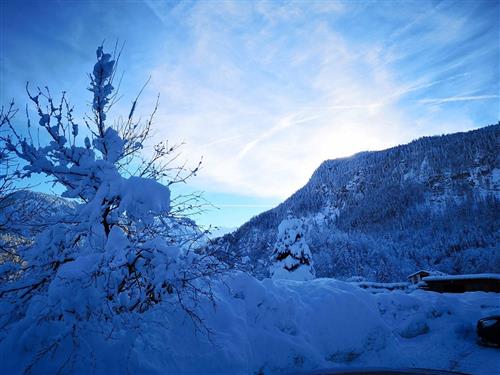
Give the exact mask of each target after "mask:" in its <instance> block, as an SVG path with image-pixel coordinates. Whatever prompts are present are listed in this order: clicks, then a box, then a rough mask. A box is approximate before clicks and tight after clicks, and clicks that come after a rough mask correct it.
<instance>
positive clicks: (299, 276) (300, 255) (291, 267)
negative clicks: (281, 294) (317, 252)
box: [270, 212, 315, 281]
mask: <svg viewBox="0 0 500 375" xmlns="http://www.w3.org/2000/svg"><path fill="white" fill-rule="evenodd" d="M304 232H305V231H304V224H303V222H302V220H300V219H297V218H295V217H294V216H293V215H292V213H291V212H288V215H287V218H286V219H285V220H283V221H282V222H281V224H280V225H279V227H278V240H277V241H276V243H275V245H274V249H273V254H272V256H271V261H272V265H271V269H270V273H271V277H272V278H273V279H290V280H298V281H305V280H312V279H314V277H315V271H314V266H313V260H312V255H311V251H310V250H309V246H307V243H306V241H305V238H304Z"/></svg>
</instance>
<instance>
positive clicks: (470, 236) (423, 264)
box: [220, 124, 500, 282]
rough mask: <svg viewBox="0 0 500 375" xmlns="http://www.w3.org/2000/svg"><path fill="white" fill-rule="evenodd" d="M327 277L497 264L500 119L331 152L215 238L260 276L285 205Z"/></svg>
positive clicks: (470, 269) (387, 277) (482, 268)
mask: <svg viewBox="0 0 500 375" xmlns="http://www.w3.org/2000/svg"><path fill="white" fill-rule="evenodd" d="M289 210H290V211H292V212H293V214H294V215H295V216H297V217H301V218H304V219H305V220H306V222H307V223H308V229H309V230H308V232H307V233H306V240H307V242H308V245H309V247H310V249H311V251H312V253H313V259H314V260H315V264H316V272H317V274H318V275H319V276H323V277H330V276H334V277H340V278H348V277H351V276H363V277H365V278H367V279H370V280H377V281H383V282H387V281H399V280H404V279H405V276H406V275H408V274H410V273H412V272H414V271H415V270H417V269H431V270H432V269H434V270H440V271H443V272H446V273H452V274H453V273H476V272H495V271H497V270H498V269H500V215H499V214H498V212H500V124H497V125H492V126H488V127H485V128H481V129H478V130H474V131H470V132H467V133H457V134H451V135H444V136H437V137H425V138H422V139H419V140H416V141H414V142H411V143H409V144H407V145H402V146H397V147H394V148H391V149H388V150H385V151H378V152H363V153H360V154H356V155H354V156H352V157H349V158H343V159H336V160H327V161H325V162H323V163H322V164H321V166H320V167H319V168H318V169H317V170H316V171H315V172H314V174H313V175H312V177H311V179H310V180H309V182H308V183H307V184H306V185H305V186H304V187H303V188H301V189H299V190H298V191H297V192H296V193H295V194H293V195H292V196H291V197H290V198H288V199H287V200H286V201H285V202H283V203H282V204H280V205H279V206H278V207H276V208H275V209H272V210H270V211H267V212H265V213H263V214H261V215H258V216H256V217H255V218H253V219H251V220H250V221H249V222H247V223H246V224H244V225H243V226H241V227H240V228H239V229H238V230H237V231H236V232H233V233H231V234H229V235H226V236H225V237H224V238H223V239H221V240H220V242H223V243H225V244H227V245H229V248H230V249H231V250H232V251H234V252H240V253H241V254H242V255H243V256H247V257H248V258H249V259H250V261H249V262H247V266H246V267H245V268H244V269H245V270H247V271H250V272H252V273H253V274H254V275H257V276H258V277H266V276H267V275H268V274H267V269H268V266H269V265H268V262H269V256H270V252H271V250H272V245H273V244H274V242H275V241H276V236H277V228H278V225H279V223H280V222H281V220H282V219H284V218H285V217H286V213H287V212H288V211H289Z"/></svg>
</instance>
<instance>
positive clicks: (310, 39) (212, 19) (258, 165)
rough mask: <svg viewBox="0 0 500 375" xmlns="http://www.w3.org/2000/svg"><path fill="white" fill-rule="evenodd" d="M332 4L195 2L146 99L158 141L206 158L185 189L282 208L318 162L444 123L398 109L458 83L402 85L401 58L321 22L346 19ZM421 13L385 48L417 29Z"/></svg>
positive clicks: (427, 77) (429, 79)
mask: <svg viewBox="0 0 500 375" xmlns="http://www.w3.org/2000/svg"><path fill="white" fill-rule="evenodd" d="M318 4H321V3H318ZM332 4H337V5H335V6H333V8H332V9H329V10H328V9H323V11H321V10H317V9H313V8H314V7H311V8H307V7H303V6H301V3H294V4H293V6H291V7H290V8H288V7H280V6H278V5H275V3H273V2H260V3H258V4H257V5H256V6H255V7H252V6H251V3H244V4H242V3H235V2H223V3H218V5H219V6H217V7H215V6H212V5H211V3H208V2H201V3H198V4H197V5H196V6H195V9H192V10H191V11H190V12H189V14H188V16H187V17H186V21H185V23H184V26H185V27H186V28H187V29H188V31H189V32H188V34H189V38H187V40H186V45H185V46H184V48H183V49H182V50H181V51H176V53H177V54H178V56H177V57H178V58H177V59H174V60H175V61H176V64H173V63H162V64H159V65H158V66H157V68H156V69H155V71H154V72H153V81H152V83H153V87H152V90H153V91H160V92H162V96H163V100H162V107H161V111H160V113H159V118H158V121H157V123H160V124H165V127H164V128H160V131H159V133H160V134H159V135H161V136H168V138H170V139H178V140H185V141H186V143H187V145H186V148H185V156H186V157H187V158H189V159H190V160H198V159H199V157H200V156H201V155H203V157H204V161H205V163H204V168H203V170H202V172H201V173H200V176H199V177H198V178H197V180H196V181H195V183H196V184H198V185H199V186H200V187H201V188H203V189H205V190H211V191H221V192H222V191H226V192H233V193H234V192H236V193H239V194H245V195H256V196H265V197H279V198H285V197H286V196H288V195H290V194H291V193H292V192H294V191H295V190H296V189H297V188H299V187H300V186H301V185H303V184H304V183H306V182H307V180H308V178H309V177H310V176H311V174H312V172H313V171H314V169H315V168H317V167H318V166H319V164H320V163H321V162H322V161H324V160H325V159H330V158H336V157H343V156H348V155H351V154H353V153H355V152H358V151H362V150H376V149H383V148H386V147H389V146H392V145H395V144H399V143H403V142H407V141H410V140H411V139H414V138H416V137H417V136H419V135H423V134H429V132H430V131H431V132H432V133H436V132H439V130H441V129H448V128H449V126H450V124H452V122H451V121H449V122H443V123H442V124H438V123H437V122H436V121H434V120H433V119H432V117H431V116H429V115H428V112H423V113H422V116H421V118H414V117H413V116H412V115H413V112H412V111H407V110H405V109H404V108H402V107H401V106H400V105H399V101H400V99H401V98H403V97H404V96H405V95H409V94H415V93H418V92H420V91H422V90H426V89H429V88H435V87H439V86H441V85H443V84H448V83H450V82H454V81H456V80H460V79H463V77H464V76H466V75H467V74H468V73H467V72H466V73H464V72H460V73H454V74H452V75H449V76H445V77H444V78H443V77H435V76H434V75H432V74H423V75H419V76H416V77H414V76H413V77H411V78H410V79H408V78H407V77H406V78H407V79H402V78H401V77H400V76H399V75H398V74H397V73H398V72H395V71H394V67H393V65H391V63H392V62H393V60H394V56H395V55H397V56H398V58H399V59H401V58H403V56H404V53H401V52H400V51H397V50H395V49H394V47H390V48H389V47H387V46H384V44H383V43H373V44H372V45H371V47H369V48H367V47H366V45H362V48H361V45H359V44H357V43H353V41H352V39H349V38H348V37H347V36H346V35H344V34H342V33H341V32H339V31H338V30H337V29H335V27H332V25H331V24H330V23H329V22H327V21H325V19H324V18H323V14H324V13H323V12H334V13H335V14H336V13H342V12H346V11H348V10H346V7H345V6H343V5H342V3H332ZM240 5H241V6H240ZM304 8H306V9H304ZM438 11H439V9H437V10H436V9H434V10H433V11H432V12H431V15H432V16H433V21H432V22H431V25H430V26H429V27H431V29H430V31H429V32H426V33H424V35H423V37H422V38H423V39H422V40H423V41H425V42H426V43H428V35H429V33H431V32H432V30H433V29H432V28H435V29H436V30H441V29H442V26H443V25H442V23H441V22H439V20H442V18H440V17H438V16H437V15H436V12H438ZM425 15H426V13H422V15H421V16H419V17H418V18H417V20H416V21H415V22H414V23H413V24H411V27H407V28H405V29H403V30H400V31H399V32H396V33H395V34H394V35H393V39H394V38H396V37H397V38H400V37H401V36H402V35H403V34H407V33H409V32H410V31H411V29H412V28H414V27H416V26H417V25H418V24H421V23H423V22H425V17H424V16H425ZM179 17H181V16H179ZM448 21H449V20H448V19H446V22H448ZM443 22H444V21H443ZM453 25H454V26H453V30H452V31H450V33H449V34H447V35H446V38H445V39H450V38H456V35H457V33H458V31H459V30H460V28H461V27H462V26H463V20H462V19H460V20H456V22H454V23H453ZM297 26H300V28H299V27H297ZM443 38H444V37H443ZM416 40H417V39H416V38H415V37H414V36H412V41H413V43H415V42H416ZM439 43H444V41H443V39H440V40H439ZM406 45H407V44H404V43H403V46H406ZM421 48H423V46H422V45H418V46H416V47H415V49H416V50H417V51H418V50H420V49H421ZM491 97H492V96H491V95H483V96H461V97H460V96H455V97H453V98H451V97H447V98H441V99H419V100H416V101H414V102H416V103H417V104H416V105H419V104H429V103H433V104H436V103H438V104H439V103H444V102H447V101H452V100H453V101H457V100H473V99H477V100H479V99H480V98H481V99H487V98H491ZM495 97H496V96H495ZM422 119H425V120H426V121H429V123H428V124H423V122H422ZM463 123H467V124H468V123H469V122H468V119H464V122H463ZM460 127H461V125H460V124H457V125H456V126H455V128H460ZM430 129H431V130H430ZM425 130H427V132H426V133H425V132H424V133H423V134H422V131H425Z"/></svg>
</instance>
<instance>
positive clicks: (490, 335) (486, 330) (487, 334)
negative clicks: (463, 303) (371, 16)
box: [476, 315, 500, 348]
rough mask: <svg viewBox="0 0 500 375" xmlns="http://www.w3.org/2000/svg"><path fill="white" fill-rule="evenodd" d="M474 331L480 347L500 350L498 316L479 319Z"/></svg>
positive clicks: (499, 323)
mask: <svg viewBox="0 0 500 375" xmlns="http://www.w3.org/2000/svg"><path fill="white" fill-rule="evenodd" d="M476 331H477V336H478V338H479V343H480V344H481V345H485V346H492V347H496V348H500V315H494V316H488V317H486V318H482V319H479V320H478V321H477V326H476Z"/></svg>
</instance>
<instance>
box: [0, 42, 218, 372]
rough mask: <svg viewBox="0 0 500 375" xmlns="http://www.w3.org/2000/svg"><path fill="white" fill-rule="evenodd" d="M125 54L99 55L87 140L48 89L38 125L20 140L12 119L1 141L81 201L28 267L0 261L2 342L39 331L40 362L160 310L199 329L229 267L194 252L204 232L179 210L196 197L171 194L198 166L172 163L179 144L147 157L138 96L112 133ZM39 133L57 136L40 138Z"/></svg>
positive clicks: (30, 250)
mask: <svg viewBox="0 0 500 375" xmlns="http://www.w3.org/2000/svg"><path fill="white" fill-rule="evenodd" d="M118 58H119V55H118V56H116V58H115V57H114V56H112V55H111V54H108V53H105V52H104V51H103V48H102V47H99V48H98V49H97V62H96V64H95V65H94V68H93V72H92V73H91V74H90V87H89V90H90V91H91V92H92V95H93V98H92V106H91V114H90V115H88V116H86V118H85V119H84V122H85V124H86V127H87V129H88V131H87V135H86V136H83V137H82V133H83V132H82V128H81V126H80V124H78V123H77V121H76V120H75V118H74V116H73V107H72V106H71V105H70V104H69V102H68V100H67V99H66V95H65V94H64V93H63V95H62V98H61V100H60V101H58V102H56V101H55V100H54V99H53V98H52V96H51V94H50V92H49V90H48V89H45V90H43V91H42V90H40V89H38V92H37V93H36V94H32V93H30V91H29V90H27V91H28V95H29V98H30V100H31V102H32V103H33V104H34V107H35V109H36V112H37V115H38V121H37V122H38V124H37V125H36V127H37V129H32V124H31V122H30V120H29V119H28V121H27V127H26V128H25V129H24V130H23V131H22V132H21V131H19V128H17V129H16V127H14V126H13V125H12V121H8V122H6V123H7V124H8V126H9V129H10V131H9V132H8V134H7V135H5V134H2V140H3V142H5V144H6V146H7V151H8V152H9V153H10V154H11V155H14V156H15V157H17V158H18V160H20V161H22V162H23V163H24V168H23V169H22V170H21V171H20V176H21V177H26V178H27V177H30V176H31V175H32V174H42V175H45V176H47V177H48V178H49V179H50V180H52V181H53V182H54V183H55V184H59V185H61V186H62V187H63V188H64V193H63V196H64V197H66V198H71V199H73V200H75V201H76V202H78V203H79V205H78V206H77V208H76V210H74V212H72V213H71V214H68V213H66V214H65V215H61V216H60V217H59V219H58V220H57V221H56V222H54V224H53V225H51V226H50V227H49V228H48V229H46V230H45V231H43V232H42V233H41V234H40V235H38V236H37V238H36V239H35V240H34V242H33V243H32V244H30V245H28V246H25V247H23V248H19V249H18V251H17V253H18V255H19V257H20V258H21V259H22V261H21V262H19V261H18V262H5V263H3V264H1V265H0V278H1V286H0V300H1V301H2V302H1V305H0V312H1V315H0V327H1V328H2V329H1V331H3V332H4V333H2V334H0V340H2V339H3V338H5V336H7V335H13V334H14V335H15V333H13V332H16V329H17V330H19V329H22V330H23V331H25V336H23V337H27V336H29V335H30V334H31V335H32V337H31V339H30V344H29V346H30V348H31V349H30V350H32V353H33V364H35V363H36V362H38V361H39V360H41V359H43V358H47V357H50V355H53V354H54V353H55V352H57V351H58V350H62V352H61V353H62V356H69V357H70V356H71V353H72V351H71V350H68V346H69V347H75V346H76V345H81V343H79V339H80V337H81V336H80V333H81V332H83V331H86V330H88V329H92V330H93V331H101V332H107V334H109V335H111V334H112V333H117V332H120V331H122V332H123V330H124V329H125V330H127V329H130V327H136V326H137V322H138V321H139V319H138V318H137V317H138V316H139V315H141V314H143V313H144V312H146V311H148V310H150V309H152V308H154V307H155V306H157V305H159V304H161V303H170V304H175V305H177V306H179V307H180V308H182V309H183V310H184V311H185V312H187V313H188V315H189V316H190V317H191V318H192V319H194V320H195V321H198V322H201V321H200V320H199V318H198V315H197V314H196V310H195V305H196V303H197V300H198V299H199V298H200V296H202V295H204V296H207V297H209V298H211V291H210V282H211V281H210V277H212V276H213V275H215V274H217V273H219V272H221V271H222V266H221V265H220V263H219V262H218V261H217V260H216V259H215V258H214V257H212V256H211V254H202V255H200V254H197V253H195V252H193V251H192V249H191V248H190V244H192V243H193V242H194V241H195V240H196V236H198V235H199V233H200V232H199V231H197V230H196V228H195V227H194V223H193V221H191V220H186V219H184V218H182V217H181V213H182V210H183V208H185V207H186V205H188V206H192V197H188V198H187V199H184V201H183V200H182V199H181V201H179V200H175V199H172V197H171V191H170V189H169V186H170V185H172V184H173V183H176V182H179V181H185V180H186V179H187V178H188V177H189V176H191V175H193V174H194V173H196V171H197V167H196V168H194V169H192V170H188V169H185V168H183V167H179V168H176V167H172V164H171V163H172V160H175V158H176V156H177V154H176V152H177V151H176V150H177V147H176V146H169V145H168V144H167V143H161V144H159V145H157V146H155V148H154V152H153V155H152V157H151V159H148V160H144V159H142V158H141V157H140V156H139V155H140V154H139V153H140V151H141V150H142V148H143V146H144V142H145V140H146V139H147V137H148V134H149V129H150V126H151V122H152V117H151V118H150V119H149V120H148V121H147V122H146V123H145V124H142V123H140V122H139V121H136V120H135V119H134V112H135V110H136V104H137V99H136V100H135V101H134V102H133V104H132V108H131V110H130V112H129V114H128V116H127V117H125V120H122V122H119V121H118V122H114V125H113V126H110V125H108V123H109V120H108V114H109V111H110V109H111V107H112V105H113V103H114V102H115V101H116V98H117V96H116V92H115V89H114V86H113V85H114V83H113V80H114V77H115V69H116V64H117V59H118ZM155 110H156V108H155ZM153 114H154V112H153ZM33 130H34V131H33ZM83 130H85V129H83ZM34 132H35V134H36V133H38V132H41V133H43V132H45V134H46V136H48V138H49V140H48V141H47V142H46V143H45V144H43V142H42V141H43V137H39V138H38V137H37V140H36V141H34V140H33V138H32V137H31V135H32V134H33V133H34ZM82 138H83V139H82ZM40 140H42V141H40ZM133 168H135V169H136V172H135V173H134V174H133V175H132V174H131V173H129V172H128V171H129V170H130V169H133ZM162 182H164V183H162ZM183 203H184V204H183ZM186 226H191V228H190V230H185V227H186ZM181 227H182V228H183V229H182V230H181V229H179V228H181ZM186 233H187V234H186ZM178 236H182V238H181V239H179V238H178ZM19 327H22V328H19ZM40 332H45V334H41V333H40ZM26 335H27V336H26ZM62 348H64V349H62ZM68 363H69V362H67V363H66V364H65V365H67V364H68ZM58 370H59V371H60V372H64V368H62V369H61V368H59V369H58Z"/></svg>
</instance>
